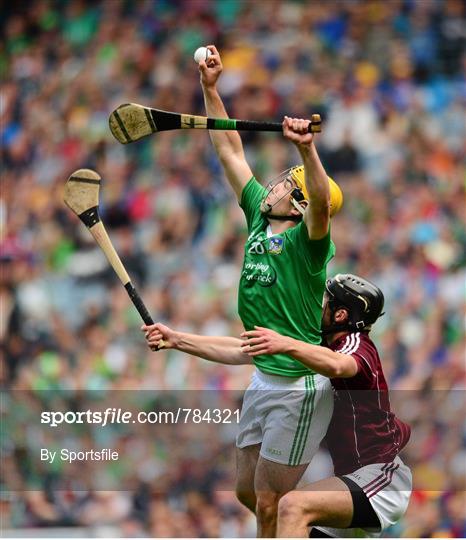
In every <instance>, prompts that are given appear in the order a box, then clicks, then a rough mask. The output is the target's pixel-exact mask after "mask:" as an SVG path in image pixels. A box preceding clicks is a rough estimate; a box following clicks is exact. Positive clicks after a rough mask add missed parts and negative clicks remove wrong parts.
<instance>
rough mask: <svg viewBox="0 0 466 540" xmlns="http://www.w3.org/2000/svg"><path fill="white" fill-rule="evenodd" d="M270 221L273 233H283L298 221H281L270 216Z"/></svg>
mask: <svg viewBox="0 0 466 540" xmlns="http://www.w3.org/2000/svg"><path fill="white" fill-rule="evenodd" d="M268 222H269V225H270V229H271V231H272V234H281V233H284V232H285V231H287V230H288V229H290V228H291V227H294V226H295V225H296V223H295V222H294V221H291V220H290V221H281V220H278V219H273V218H272V219H271V218H268Z"/></svg>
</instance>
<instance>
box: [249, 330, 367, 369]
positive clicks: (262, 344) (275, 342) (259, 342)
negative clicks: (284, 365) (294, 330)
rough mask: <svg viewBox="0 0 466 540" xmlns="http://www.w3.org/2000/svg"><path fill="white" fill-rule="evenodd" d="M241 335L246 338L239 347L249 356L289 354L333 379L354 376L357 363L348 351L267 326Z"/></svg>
mask: <svg viewBox="0 0 466 540" xmlns="http://www.w3.org/2000/svg"><path fill="white" fill-rule="evenodd" d="M241 337H244V338H247V339H246V340H245V341H242V342H241V347H242V349H243V351H244V352H245V353H247V354H249V355H250V356H251V357H253V356H257V355H258V354H278V353H283V354H288V355H289V356H291V357H292V358H294V359H295V360H298V361H299V362H301V364H304V365H305V366H307V367H309V368H311V369H313V370H314V371H316V372H317V373H320V374H321V375H324V376H325V377H330V378H332V379H333V378H342V379H345V378H348V377H354V376H355V375H356V373H357V372H358V364H357V362H356V360H355V359H354V358H353V357H352V356H351V355H349V354H342V353H338V352H334V351H331V350H330V349H327V348H326V347H321V346H320V345H311V344H310V343H305V342H304V341H299V340H297V339H293V338H290V337H287V336H282V335H281V334H278V333H277V332H275V331H274V330H270V329H269V328H262V327H261V326H256V327H255V330H250V331H249V332H243V334H241Z"/></svg>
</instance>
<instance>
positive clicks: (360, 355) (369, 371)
mask: <svg viewBox="0 0 466 540" xmlns="http://www.w3.org/2000/svg"><path fill="white" fill-rule="evenodd" d="M330 349H332V350H334V351H336V352H340V353H344V354H350V355H351V356H353V358H354V359H355V360H356V362H357V364H358V372H357V374H356V375H355V376H354V377H350V378H346V379H331V383H332V386H333V389H334V392H335V399H334V403H335V405H334V411H333V417H332V420H331V422H330V426H329V429H328V432H327V436H326V441H327V445H328V449H329V452H330V455H331V457H332V460H333V465H334V469H335V475H337V476H341V475H343V474H348V473H351V472H353V471H355V470H356V469H359V468H361V467H364V466H366V465H370V464H373V463H389V462H392V461H393V460H394V459H395V457H396V456H397V454H398V453H399V451H400V450H401V449H402V448H403V447H404V446H405V445H406V443H407V442H408V440H409V437H410V433H411V429H410V427H409V426H408V425H407V424H405V423H403V422H401V420H399V419H398V418H396V416H395V415H394V414H393V413H392V412H391V410H390V399H389V395H388V386H387V382H386V380H385V376H384V374H383V370H382V364H381V362H380V358H379V354H378V352H377V349H376V347H375V345H374V343H373V342H372V341H371V339H370V338H369V336H368V335H367V333H365V332H352V333H349V334H346V335H344V336H342V337H340V338H338V339H337V340H336V341H334V342H333V343H332V345H331V346H330Z"/></svg>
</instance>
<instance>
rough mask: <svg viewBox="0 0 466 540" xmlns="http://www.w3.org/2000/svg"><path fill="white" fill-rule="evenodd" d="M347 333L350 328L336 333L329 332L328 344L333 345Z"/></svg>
mask: <svg viewBox="0 0 466 540" xmlns="http://www.w3.org/2000/svg"><path fill="white" fill-rule="evenodd" d="M347 333H348V330H343V331H342V332H335V333H334V334H328V335H327V343H328V345H331V344H332V343H333V342H334V341H336V340H337V339H339V338H341V337H342V336H344V335H346V334H347Z"/></svg>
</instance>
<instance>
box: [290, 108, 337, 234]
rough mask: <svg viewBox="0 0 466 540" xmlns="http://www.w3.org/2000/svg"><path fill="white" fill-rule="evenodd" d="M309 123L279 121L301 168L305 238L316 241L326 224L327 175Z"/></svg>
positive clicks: (328, 215) (327, 219)
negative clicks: (305, 200)
mask: <svg viewBox="0 0 466 540" xmlns="http://www.w3.org/2000/svg"><path fill="white" fill-rule="evenodd" d="M309 123H310V121H309V120H303V119H299V118H288V117H287V116H285V120H284V121H283V134H284V136H285V137H286V138H287V139H289V140H290V141H292V142H293V143H294V144H295V145H296V148H297V149H298V151H299V153H300V155H301V158H302V160H303V165H304V175H305V181H306V188H307V191H308V193H309V199H310V200H309V204H308V206H307V208H306V211H305V213H304V223H305V224H306V227H307V230H308V234H309V238H310V239H311V240H319V239H320V238H323V237H324V236H325V235H326V234H327V232H328V227H329V222H330V188H329V183H328V177H327V173H326V172H325V169H324V167H323V166H322V163H321V162H320V158H319V155H318V153H317V149H316V147H315V145H314V134H313V133H308V132H307V128H308V125H309Z"/></svg>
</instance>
